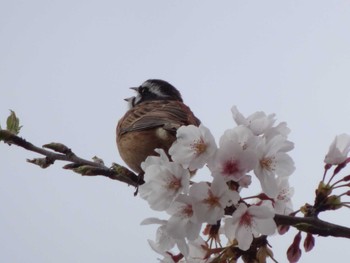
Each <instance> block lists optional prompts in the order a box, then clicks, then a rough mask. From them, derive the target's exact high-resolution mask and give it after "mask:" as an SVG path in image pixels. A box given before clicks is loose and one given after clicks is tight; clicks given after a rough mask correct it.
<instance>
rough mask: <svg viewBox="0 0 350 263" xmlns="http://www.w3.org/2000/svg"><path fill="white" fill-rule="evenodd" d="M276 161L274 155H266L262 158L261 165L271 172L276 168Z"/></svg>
mask: <svg viewBox="0 0 350 263" xmlns="http://www.w3.org/2000/svg"><path fill="white" fill-rule="evenodd" d="M273 164H274V161H273V158H272V157H265V158H262V159H261V160H260V166H261V168H262V169H264V170H267V171H269V172H271V171H273V170H274V168H275V167H274V165H273Z"/></svg>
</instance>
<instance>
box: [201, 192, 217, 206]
mask: <svg viewBox="0 0 350 263" xmlns="http://www.w3.org/2000/svg"><path fill="white" fill-rule="evenodd" d="M219 200H220V199H219V197H217V196H215V195H214V194H213V192H212V191H211V190H210V189H209V190H208V198H206V199H204V201H203V202H204V203H205V204H208V205H209V206H210V207H215V206H220V202H219Z"/></svg>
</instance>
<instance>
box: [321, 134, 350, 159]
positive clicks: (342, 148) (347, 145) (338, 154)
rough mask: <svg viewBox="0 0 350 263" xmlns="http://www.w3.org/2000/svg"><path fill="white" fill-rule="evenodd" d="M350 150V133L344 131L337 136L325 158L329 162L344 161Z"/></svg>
mask: <svg viewBox="0 0 350 263" xmlns="http://www.w3.org/2000/svg"><path fill="white" fill-rule="evenodd" d="M349 151H350V135H348V134H346V133H343V134H340V135H338V136H336V137H335V139H334V140H333V142H332V144H331V145H330V146H329V150H328V153H327V154H326V157H325V159H324V162H325V163H327V164H333V165H337V164H341V163H343V162H344V161H345V160H346V158H347V156H348V154H349Z"/></svg>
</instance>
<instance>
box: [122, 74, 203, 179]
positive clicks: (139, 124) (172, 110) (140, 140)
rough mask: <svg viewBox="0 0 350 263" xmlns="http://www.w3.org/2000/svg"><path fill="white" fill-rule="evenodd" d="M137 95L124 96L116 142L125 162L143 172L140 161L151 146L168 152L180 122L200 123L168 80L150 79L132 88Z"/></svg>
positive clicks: (151, 152) (153, 152)
mask: <svg viewBox="0 0 350 263" xmlns="http://www.w3.org/2000/svg"><path fill="white" fill-rule="evenodd" d="M131 89H133V90H135V91H136V92H137V95H136V96H134V97H130V98H128V99H125V100H126V101H127V102H128V103H129V110H128V111H127V112H126V113H125V115H124V116H123V117H122V118H121V119H120V120H119V122H118V125H117V146H118V150H119V153H120V156H121V157H122V159H123V160H124V162H125V163H126V164H127V165H128V166H129V167H130V168H131V169H132V170H134V171H135V172H137V173H142V169H141V163H142V162H143V161H144V160H145V159H146V158H147V157H148V156H150V155H157V154H156V152H155V151H154V149H156V148H162V149H164V150H165V152H166V153H167V152H168V150H169V148H170V146H171V145H172V143H173V142H174V141H175V140H176V130H177V129H178V128H179V127H180V126H183V125H191V124H192V125H195V126H199V124H200V120H199V119H198V118H197V117H196V116H194V114H193V113H192V111H191V109H190V108H189V107H188V106H186V105H185V104H184V103H183V101H182V97H181V94H180V92H179V91H178V90H177V89H176V88H175V87H174V86H172V85H171V84H170V83H168V82H166V81H164V80H160V79H149V80H146V81H145V82H144V83H142V85H141V86H139V87H135V88H131Z"/></svg>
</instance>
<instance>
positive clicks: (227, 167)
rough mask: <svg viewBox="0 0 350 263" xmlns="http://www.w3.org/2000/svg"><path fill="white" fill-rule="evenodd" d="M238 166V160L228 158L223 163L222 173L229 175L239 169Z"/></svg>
mask: <svg viewBox="0 0 350 263" xmlns="http://www.w3.org/2000/svg"><path fill="white" fill-rule="evenodd" d="M238 168H239V167H238V162H237V161H236V160H229V161H226V162H225V163H224V166H223V169H222V173H223V174H227V175H231V174H234V173H237V172H238V171H239V169H238Z"/></svg>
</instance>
